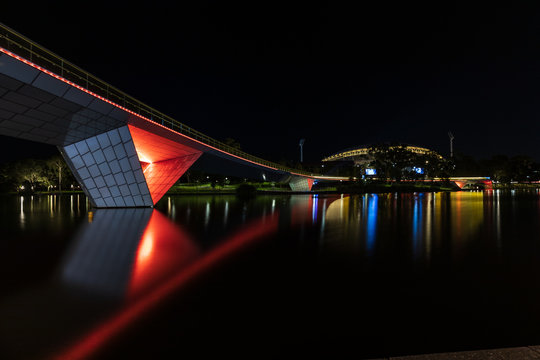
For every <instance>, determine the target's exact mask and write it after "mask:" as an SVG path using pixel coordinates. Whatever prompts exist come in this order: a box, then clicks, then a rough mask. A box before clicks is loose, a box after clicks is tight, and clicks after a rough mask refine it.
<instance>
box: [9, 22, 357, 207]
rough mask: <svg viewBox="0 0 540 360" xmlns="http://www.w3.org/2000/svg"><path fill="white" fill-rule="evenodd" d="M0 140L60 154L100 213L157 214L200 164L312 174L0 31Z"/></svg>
mask: <svg viewBox="0 0 540 360" xmlns="http://www.w3.org/2000/svg"><path fill="white" fill-rule="evenodd" d="M0 134H1V135H7V136H12V137H16V138H21V139H26V140H31V141H36V142H41V143H46V144H50V145H54V146H57V147H58V149H59V150H60V152H61V154H62V155H63V157H64V159H65V160H66V162H67V164H68V166H69V167H70V169H71V170H72V172H73V174H74V175H75V177H76V178H77V180H78V182H79V183H80V185H81V188H82V189H83V190H84V192H85V193H86V195H87V196H88V198H89V199H90V202H91V203H92V205H93V206H94V207H109V208H114V207H149V206H153V205H154V204H155V203H157V202H158V201H159V199H160V198H161V197H162V196H163V195H164V194H165V193H166V192H167V190H168V189H169V188H170V187H171V186H172V185H173V184H174V183H175V182H176V181H177V180H178V179H179V178H180V177H181V176H182V174H184V173H185V171H186V170H187V169H189V167H190V166H191V165H193V163H194V162H195V161H198V162H199V163H203V164H204V165H205V168H208V167H211V168H212V169H215V170H216V171H217V172H218V173H222V174H228V175H233V176H240V177H245V178H251V179H258V180H266V181H281V182H288V183H289V185H290V187H291V189H292V190H294V191H309V190H311V187H312V185H313V182H314V181H315V180H334V181H335V180H340V179H343V180H347V178H339V177H325V176H321V175H317V174H311V173H306V172H303V171H301V170H295V169H291V168H288V167H285V166H283V165H280V164H276V163H273V162H270V161H266V160H264V159H261V158H258V157H256V156H253V155H250V154H247V153H245V152H243V151H240V150H238V149H236V148H233V147H231V146H228V145H226V144H224V143H222V142H220V141H217V140H215V139H213V138H211V137H209V136H207V135H205V134H202V133H200V132H198V131H196V130H194V129H192V128H190V127H189V126H186V125H184V124H182V123H181V122H179V121H177V120H175V119H173V118H171V117H169V116H167V115H165V114H163V113H161V112H159V111H157V110H156V109H154V108H152V107H150V106H148V105H145V104H143V103H141V102H140V101H137V100H136V99H134V98H133V97H131V96H129V95H127V94H125V93H124V92H122V91H120V90H118V89H116V88H115V87H113V86H111V85H109V84H107V83H105V82H104V81H102V80H100V79H98V78H96V77H95V76H93V75H91V74H89V73H88V72H86V71H84V70H82V69H80V68H78V67H77V66H75V65H73V64H71V63H70V62H68V61H66V60H64V59H62V58H61V57H59V56H57V55H55V54H54V53H52V52H50V51H48V50H47V49H45V48H43V47H41V46H40V45H38V44H36V43H34V42H33V41H31V40H30V39H28V38H26V37H24V36H23V35H21V34H19V33H17V32H15V31H14V30H12V29H10V28H8V27H7V26H5V25H3V24H0Z"/></svg>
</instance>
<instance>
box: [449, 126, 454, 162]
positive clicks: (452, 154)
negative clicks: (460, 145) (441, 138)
mask: <svg viewBox="0 0 540 360" xmlns="http://www.w3.org/2000/svg"><path fill="white" fill-rule="evenodd" d="M448 137H449V138H450V157H451V158H453V157H454V134H452V133H451V132H450V131H449V132H448Z"/></svg>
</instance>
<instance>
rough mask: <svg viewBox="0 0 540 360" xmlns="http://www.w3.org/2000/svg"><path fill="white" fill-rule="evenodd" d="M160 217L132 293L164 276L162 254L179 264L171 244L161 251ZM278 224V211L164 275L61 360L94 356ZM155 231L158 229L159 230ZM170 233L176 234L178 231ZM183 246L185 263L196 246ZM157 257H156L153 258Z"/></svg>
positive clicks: (141, 252) (141, 254) (140, 255)
mask: <svg viewBox="0 0 540 360" xmlns="http://www.w3.org/2000/svg"><path fill="white" fill-rule="evenodd" d="M156 213H157V211H154V214H156ZM154 214H153V215H152V220H153V219H154ZM156 219H157V220H154V224H156V225H150V224H152V220H151V221H150V222H149V226H148V228H150V227H156V228H153V230H152V231H151V232H148V228H147V229H146V230H145V235H144V236H143V239H142V241H141V244H140V245H139V249H138V252H137V260H136V266H135V267H136V268H137V267H139V266H140V269H135V270H134V272H133V277H132V283H131V284H130V294H131V295H134V294H135V293H137V292H139V291H142V290H143V289H144V288H145V287H147V286H149V285H151V283H152V281H153V280H154V279H155V278H156V277H160V276H161V275H163V273H162V272H163V271H165V272H166V270H167V269H166V268H167V265H166V264H160V263H159V258H160V256H164V258H166V259H167V260H166V262H168V263H169V264H173V265H174V266H176V264H174V263H173V262H172V258H169V255H165V254H164V252H165V250H166V249H169V248H168V247H167V246H164V247H163V249H162V250H157V247H158V245H157V243H156V237H153V236H154V235H153V234H156V233H157V232H159V233H161V231H162V230H161V229H159V230H158V229H157V227H159V226H160V225H163V223H164V221H168V220H167V219H166V218H165V217H164V216H163V215H161V214H160V215H157V216H156ZM278 225H279V221H278V214H277V212H276V213H274V214H271V215H267V216H264V217H263V218H261V219H258V220H256V221H253V222H251V223H249V224H247V225H246V226H244V227H243V228H242V229H240V230H239V231H238V232H236V233H235V234H233V235H231V236H229V237H227V238H226V239H224V240H223V241H222V242H221V243H220V245H218V246H216V247H215V248H214V249H212V250H210V251H209V252H207V253H205V254H203V255H201V256H200V257H199V258H197V259H195V260H194V261H192V262H191V263H189V264H188V265H187V266H184V267H183V268H182V269H180V270H178V271H174V272H173V273H172V274H171V275H170V276H168V277H166V278H164V279H163V280H162V281H161V282H160V283H159V284H157V285H155V286H154V287H153V289H152V290H151V291H149V292H148V293H146V294H144V295H142V296H141V297H139V298H138V299H137V300H134V301H132V302H131V303H129V304H128V305H127V306H126V307H125V308H123V309H121V310H120V311H119V312H118V313H116V314H115V315H113V316H112V317H110V318H109V319H108V320H106V321H105V322H103V323H101V324H100V325H98V326H97V327H96V328H94V329H93V330H91V331H90V332H89V333H88V334H86V335H85V336H83V337H82V339H81V340H79V341H78V342H76V343H75V344H74V345H73V346H72V347H70V348H68V349H67V350H66V351H65V352H63V353H62V354H60V355H59V356H57V359H83V358H86V357H88V356H90V355H91V354H93V353H94V352H96V351H97V350H99V349H100V348H102V347H103V346H104V345H105V344H106V343H107V342H108V341H110V340H111V339H112V338H113V337H114V336H115V335H117V334H118V333H120V332H121V331H122V330H124V329H125V328H126V327H127V326H129V325H130V324H132V323H133V322H135V321H136V320H137V319H138V318H139V317H140V316H141V315H142V314H144V313H145V312H147V311H149V310H151V309H152V308H153V307H155V306H156V305H158V304H159V303H160V302H162V301H164V300H165V299H166V298H167V296H169V295H170V294H172V293H173V292H175V291H178V290H179V289H180V288H181V287H182V286H184V285H186V284H187V283H188V282H189V281H191V280H194V279H195V278H196V277H197V276H199V275H201V274H202V273H204V272H205V271H207V270H209V269H210V268H212V267H213V266H216V265H218V264H219V263H220V262H221V261H223V260H225V259H226V258H227V257H229V256H231V255H233V254H234V253H236V252H238V251H240V250H242V249H243V248H244V247H245V246H247V245H249V244H251V243H253V242H255V241H257V240H260V239H263V238H264V237H265V236H267V235H270V234H272V233H273V232H275V231H276V230H277V229H278ZM153 231H156V233H154V232H153ZM167 231H171V230H170V229H169V230H165V233H166V232H167ZM180 233H182V232H180ZM164 235H165V234H164ZM169 235H172V236H175V235H174V234H169ZM145 236H148V237H145ZM184 239H186V241H187V239H188V238H187V237H186V238H184ZM159 246H161V245H159ZM182 246H186V248H185V249H186V250H187V252H186V254H185V256H182V258H183V260H179V261H181V262H182V261H186V260H188V259H189V256H188V255H189V253H190V252H191V251H194V249H193V248H192V246H193V245H187V244H184V245H182ZM193 247H194V246H193ZM154 256H155V257H156V259H155V260H154V259H151V258H153V257H154ZM154 266H156V270H154V268H153V267H154ZM145 269H146V270H145ZM160 269H161V270H160ZM146 271H148V273H146ZM132 291H133V293H132Z"/></svg>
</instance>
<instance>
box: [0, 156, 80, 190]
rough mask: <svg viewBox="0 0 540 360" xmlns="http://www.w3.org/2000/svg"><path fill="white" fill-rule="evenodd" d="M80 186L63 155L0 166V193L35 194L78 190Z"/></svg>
mask: <svg viewBox="0 0 540 360" xmlns="http://www.w3.org/2000/svg"><path fill="white" fill-rule="evenodd" d="M78 189H79V184H78V183H77V180H76V179H75V177H74V176H73V174H72V173H71V170H70V169H69V168H68V166H67V164H66V162H65V161H64V159H63V158H62V156H61V155H54V156H52V157H50V158H47V159H24V160H20V161H14V162H9V163H5V164H1V165H0V191H2V192H15V191H16V192H24V193H33V192H39V191H66V190H78Z"/></svg>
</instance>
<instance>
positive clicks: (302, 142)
mask: <svg viewBox="0 0 540 360" xmlns="http://www.w3.org/2000/svg"><path fill="white" fill-rule="evenodd" d="M305 141H306V139H300V144H298V145H299V146H300V162H304V142H305Z"/></svg>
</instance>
